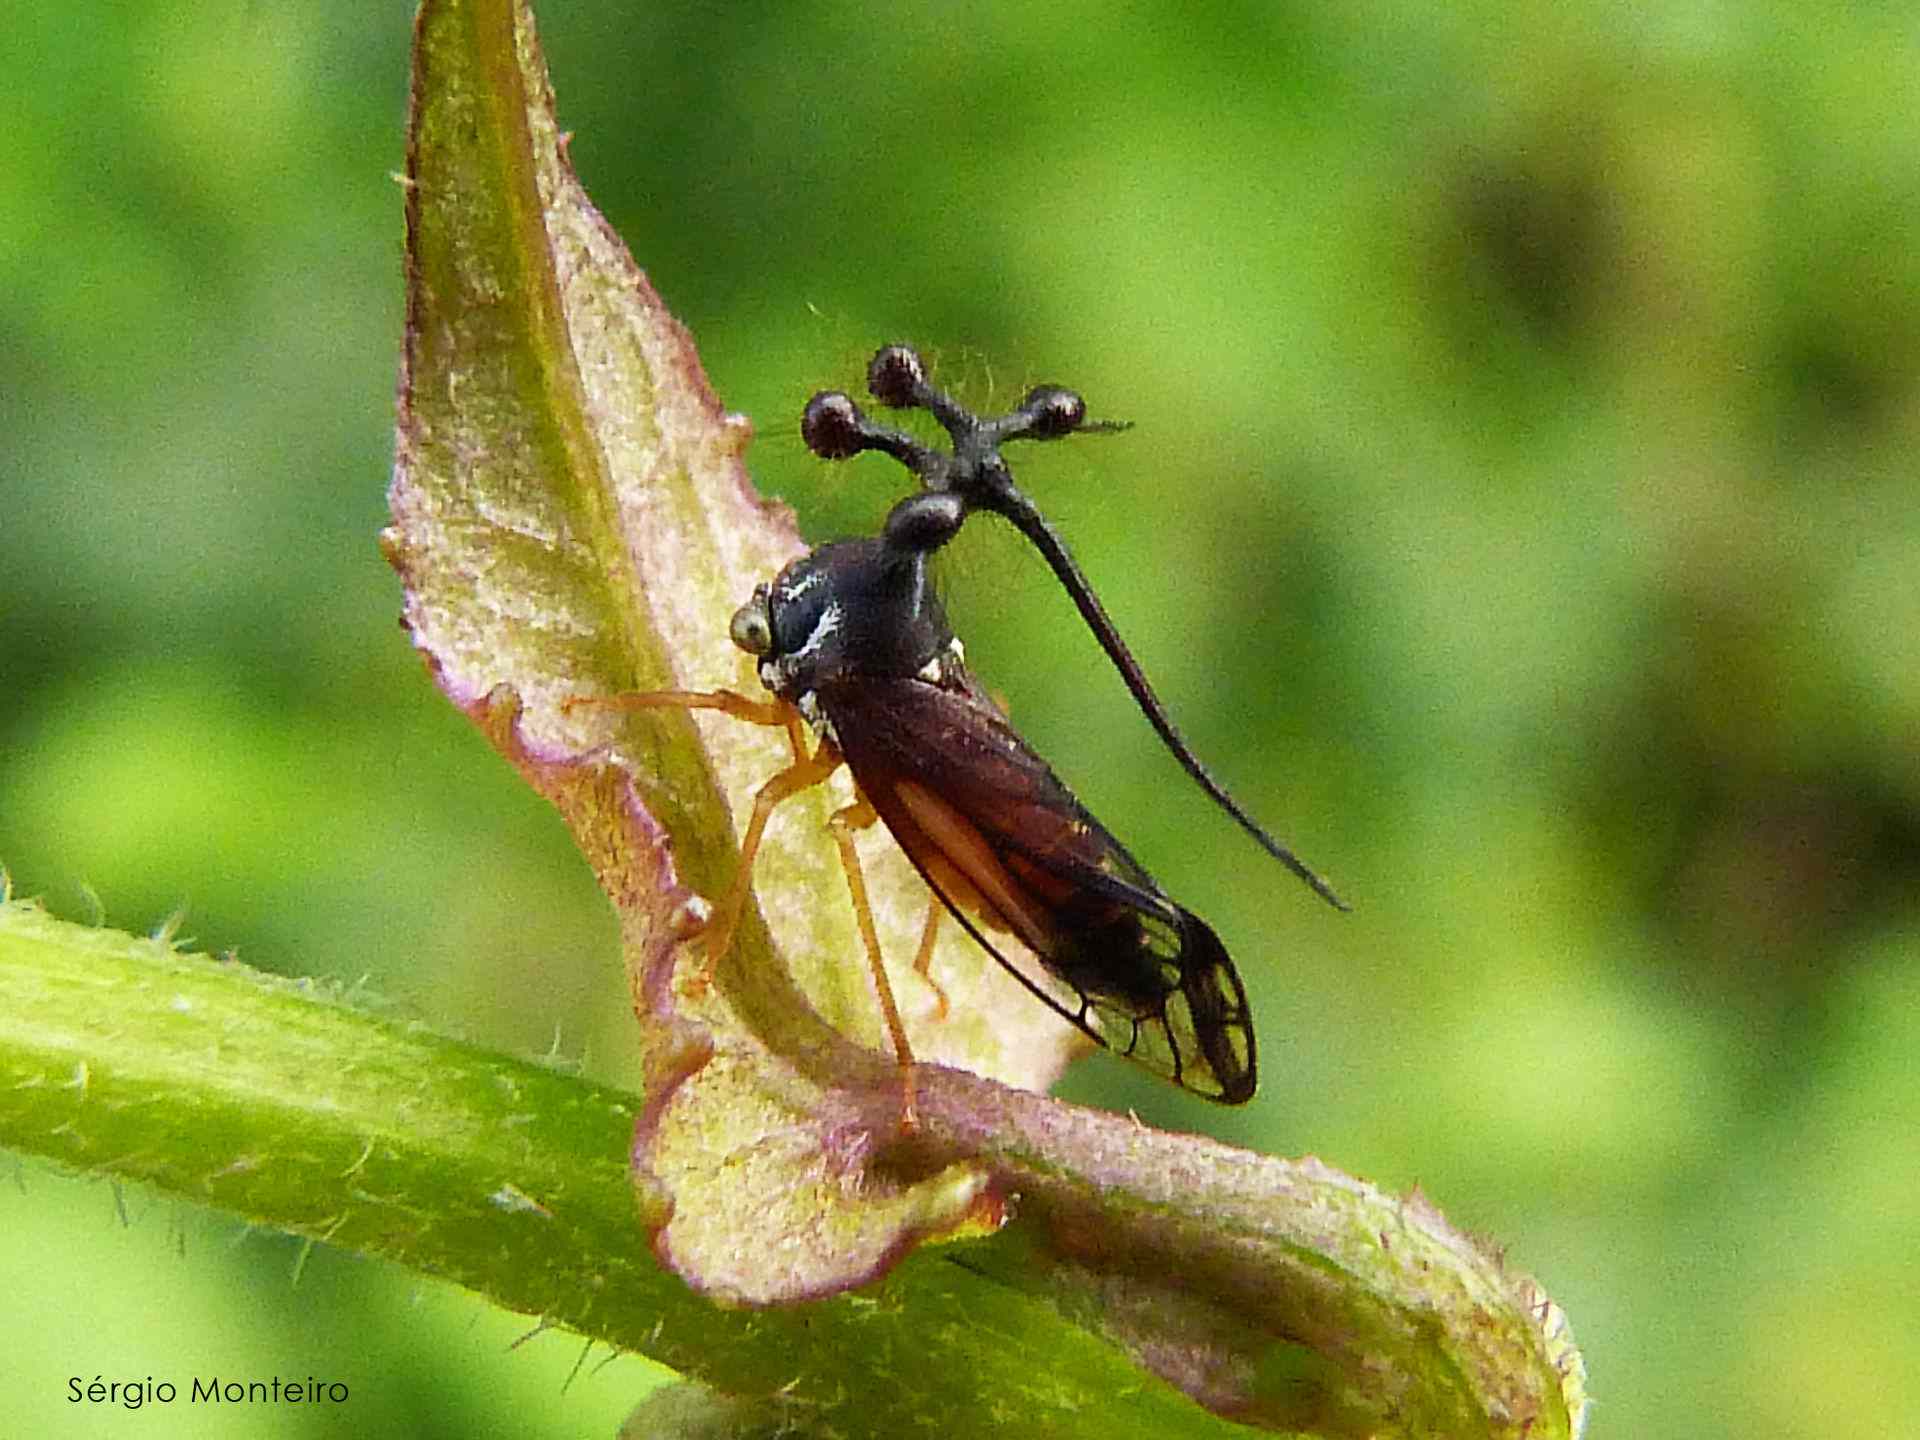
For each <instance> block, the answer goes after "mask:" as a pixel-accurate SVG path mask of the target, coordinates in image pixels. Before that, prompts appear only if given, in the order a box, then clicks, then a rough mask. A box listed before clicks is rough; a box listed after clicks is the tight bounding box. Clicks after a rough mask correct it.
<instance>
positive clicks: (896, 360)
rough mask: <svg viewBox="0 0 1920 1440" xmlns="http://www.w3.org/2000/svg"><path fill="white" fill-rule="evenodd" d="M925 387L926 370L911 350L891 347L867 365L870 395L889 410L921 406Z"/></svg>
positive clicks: (895, 346)
mask: <svg viewBox="0 0 1920 1440" xmlns="http://www.w3.org/2000/svg"><path fill="white" fill-rule="evenodd" d="M926 383H927V367H926V366H925V365H923V364H921V363H920V357H919V355H918V354H916V353H915V352H914V351H913V350H912V348H911V347H909V346H906V345H888V346H886V347H884V348H883V349H881V350H880V351H878V352H876V353H875V355H874V357H873V359H871V360H869V361H868V362H867V393H868V394H869V395H871V396H873V398H874V399H876V400H878V401H879V402H880V403H881V404H882V405H885V406H887V407H889V408H890V409H894V410H904V409H906V408H907V407H908V406H910V405H915V404H918V403H919V399H918V397H919V394H920V391H921V389H922V387H924V386H925V385H926Z"/></svg>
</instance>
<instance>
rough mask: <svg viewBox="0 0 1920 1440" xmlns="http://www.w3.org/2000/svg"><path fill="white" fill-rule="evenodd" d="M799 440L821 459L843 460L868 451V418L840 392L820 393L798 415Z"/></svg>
mask: <svg viewBox="0 0 1920 1440" xmlns="http://www.w3.org/2000/svg"><path fill="white" fill-rule="evenodd" d="M800 438H801V439H802V440H804V441H805V442H806V444H807V449H809V450H811V451H812V452H813V453H814V454H816V455H818V456H819V457H820V458H821V459H822V460H845V459H848V458H849V457H851V456H854V455H858V454H859V453H860V452H861V451H862V450H864V449H866V448H867V417H866V416H864V415H862V414H861V413H860V407H859V406H858V405H856V404H854V403H853V400H852V399H851V397H849V396H847V395H846V394H844V393H843V392H841V391H839V390H822V391H821V392H820V393H819V394H817V395H815V396H814V397H813V398H812V399H811V400H809V401H807V408H806V409H805V410H803V411H801V412H800Z"/></svg>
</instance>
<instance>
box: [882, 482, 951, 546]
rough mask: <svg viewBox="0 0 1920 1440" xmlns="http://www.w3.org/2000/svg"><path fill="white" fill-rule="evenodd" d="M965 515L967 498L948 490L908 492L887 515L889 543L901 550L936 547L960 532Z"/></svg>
mask: <svg viewBox="0 0 1920 1440" xmlns="http://www.w3.org/2000/svg"><path fill="white" fill-rule="evenodd" d="M966 518H967V502H966V501H965V500H962V499H961V498H960V497H959V496H958V495H956V494H954V493H953V491H951V490H923V491H921V492H920V493H919V494H918V495H909V496H907V498H906V499H904V500H902V501H901V502H900V503H899V504H898V505H895V506H894V507H893V510H892V511H891V512H890V513H889V514H888V516H887V528H886V537H887V543H888V544H889V545H893V546H897V547H898V548H900V549H902V550H913V551H919V552H922V553H924V552H926V551H928V550H938V549H939V548H940V547H941V546H942V545H944V544H946V543H947V541H949V540H951V539H952V538H953V537H954V536H955V535H957V534H959V533H960V525H961V522H962V521H964V520H965V519H966Z"/></svg>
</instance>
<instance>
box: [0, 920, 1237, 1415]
mask: <svg viewBox="0 0 1920 1440" xmlns="http://www.w3.org/2000/svg"><path fill="white" fill-rule="evenodd" d="M637 1103H638V1101H637V1097H634V1096H631V1095H628V1094H624V1093H622V1092H620V1091H617V1090H612V1089H609V1088H607V1087H605V1086H600V1085H595V1084H592V1083H590V1082H588V1081H585V1080H581V1079H578V1078H576V1077H573V1076H568V1075H563V1074H559V1073H556V1072H555V1071H552V1070H548V1069H544V1068H542V1067H540V1066H538V1065H534V1064H529V1063H527V1062H524V1061H519V1060H514V1059H510V1058H508V1057H506V1056H501V1055H496V1054H490V1053H488V1052H486V1051H483V1050H480V1049H477V1048H475V1047H473V1046H469V1045H464V1044H461V1043H458V1042H456V1041H452V1040H448V1039H445V1038H443V1037H441V1036H437V1035H434V1034H431V1033H429V1032H427V1031H425V1030H424V1029H422V1028H420V1027H418V1026H414V1025H407V1024H403V1023H396V1022H394V1021H391V1020H387V1019H383V1018H378V1017H374V1016H371V1015H368V1014H366V1013H364V1012H362V1011H359V1010H356V1009H355V1008H353V1007H352V1006H351V1005H350V1004H348V1003H346V1002H345V1001H343V1000H341V999H340V998H339V997H337V996H333V995H329V994H326V993H324V992H322V991H321V990H320V989H319V988H317V987H314V986H310V985H306V984H301V983H297V982H293V981H288V980H283V979H278V978H275V977H272V976H267V975H263V974H261V973H259V972H257V971H254V970H251V969H248V968H247V967H245V966H242V965H240V964H238V963H235V962H230V961H229V962H223V961H218V960H213V959H209V958H207V957H204V956H195V955H187V954H182V953H179V952H177V951H176V950H174V949H173V948H172V946H171V945H169V944H168V943H167V942H166V941H164V940H155V939H143V938H139V937H136V936H131V935H126V934H123V933H120V932H116V931H110V930H100V929H92V928H88V927H85V926H80V925H75V924H71V923H68V922H65V921H60V920H56V919H54V918H52V917H50V916H48V915H46V914H45V913H44V912H42V911H40V910H39V909H38V908H37V907H35V906H33V905H31V904H27V903H22V902H17V901H16V902H11V903H7V904H4V905H0V1145H4V1146H6V1147H8V1148H11V1149H14V1150H17V1151H20V1152H22V1153H25V1154H31V1155H36V1156H41V1157H44V1158H46V1159H49V1160H52V1161H55V1162H58V1163H59V1164H61V1165H63V1166H66V1167H69V1168H71V1169H74V1170H77V1171H80V1172H82V1173H86V1174H92V1175H99V1176H109V1177H114V1178H117V1179H122V1180H133V1181H139V1182H143V1183H146V1184H149V1185H152V1186H154V1187H156V1188H157V1189H160V1190H164V1191H167V1192H170V1193H172V1194H175V1195H179V1196H182V1197H185V1198H187V1199H189V1200H193V1201H195V1202H198V1203H200V1204H204V1205H208V1206H211V1207H213V1208H216V1209H219V1210H223V1211H227V1212H229V1213H232V1214H234V1215H237V1216H240V1217H242V1218H244V1219H246V1220H249V1221H251V1222H253V1223H256V1224H260V1225H265V1226H270V1227H273V1228H276V1229H280V1230H285V1231H289V1232H291V1233H294V1234H298V1235H304V1236H309V1237H311V1238H313V1239H316V1240H324V1241H326V1242H328V1243H330V1244H334V1245H337V1246H340V1247H342V1248H345V1249H349V1250H353V1251H357V1252H360V1253H363V1254H368V1255H377V1256H381V1257H383V1258H385V1259H389V1260H392V1261H394V1262H395V1263H398V1264H401V1265H404V1266H406V1267H408V1268H410V1269H413V1270H416V1271H420V1272H422V1273H426V1274H431V1275H438V1276H442V1277H445V1278H448V1279H452V1280H454V1281H456V1282H458V1283H460V1284H462V1285H465V1286H467V1287H469V1288H471V1289H473V1290H475V1291H477V1292H479V1293H481V1294H482V1295H485V1296H487V1297H488V1298H489V1299H491V1300H493V1301H494V1302H495V1303H497V1304H499V1305H502V1306H504V1307H506V1308H508V1309H512V1310H516V1311H521V1312H525V1313H528V1314H533V1315H539V1316H541V1317H543V1318H544V1319H546V1320H548V1321H550V1322H552V1323H554V1324H557V1325H560V1326H564V1327H566V1328H568V1329H571V1330H574V1331H576V1332H578V1333H580V1334H582V1335H587V1336H591V1337H593V1338H595V1339H599V1340H602V1341H604V1342H606V1343H607V1344H609V1345H613V1346H617V1347H619V1348H620V1349H623V1350H629V1351H634V1352H636V1353H640V1354H644V1355H647V1356H649V1357H651V1358H653V1359H655V1360H658V1361H660V1362H661V1363H663V1364H666V1365H670V1366H672V1367H673V1368H675V1369H677V1370H680V1371H682V1372H683V1373H686V1374H690V1375H695V1376H698V1377H699V1378H700V1379H702V1380H704V1381H706V1382H707V1383H709V1384H711V1385H714V1386H715V1387H717V1388H720V1389H722V1390H728V1391H737V1392H741V1393H753V1394H767V1393H771V1392H773V1391H776V1390H779V1389H780V1388H781V1387H783V1386H788V1385H792V1386H793V1387H794V1388H793V1389H792V1391H791V1392H790V1393H791V1394H792V1395H793V1396H794V1397H795V1400H794V1404H795V1408H796V1411H797V1412H798V1413H797V1415H796V1419H797V1420H801V1421H804V1418H805V1412H806V1410H807V1407H808V1403H809V1401H810V1400H811V1399H813V1398H814V1397H818V1399H819V1400H820V1401H821V1402H823V1403H824V1402H826V1401H828V1400H830V1399H832V1398H833V1397H835V1396H836V1395H837V1396H840V1397H845V1396H847V1395H857V1396H860V1397H862V1399H861V1404H860V1405H859V1406H858V1407H856V1410H855V1416H856V1417H857V1418H854V1419H851V1420H850V1417H849V1415H848V1413H847V1412H846V1411H845V1410H840V1411H839V1412H838V1413H836V1415H835V1423H836V1424H837V1425H838V1426H839V1427H840V1433H842V1434H854V1433H870V1434H874V1435H882V1434H891V1435H899V1434H909V1433H913V1427H914V1424H915V1422H916V1418H917V1419H919V1420H924V1419H925V1418H926V1417H928V1416H947V1417H952V1416H956V1415H966V1416H968V1417H969V1421H968V1423H969V1428H970V1433H972V1434H975V1435H998V1434H1006V1435H1024V1434H1030V1433H1032V1430H1031V1426H1032V1424H1033V1423H1034V1422H1035V1420H1036V1418H1037V1417H1038V1416H1041V1415H1044V1416H1046V1417H1047V1419H1046V1425H1047V1433H1049V1434H1051V1435H1059V1436H1076V1435H1087V1436H1100V1437H1103V1440H1104V1437H1111V1436H1113V1435H1116V1434H1127V1435H1136V1436H1138V1435H1146V1436H1152V1435H1157V1434H1167V1435H1181V1436H1207V1435H1231V1434H1244V1433H1246V1432H1245V1431H1244V1430H1243V1429H1242V1428H1241V1427H1239V1426H1236V1425H1233V1424H1231V1423H1229V1422H1227V1421H1224V1420H1221V1419H1218V1418H1216V1417H1214V1416H1211V1415H1209V1414H1207V1413H1206V1412H1205V1411H1203V1410H1201V1409H1200V1408H1199V1407H1197V1406H1195V1405H1193V1404H1192V1403H1190V1402H1189V1401H1187V1400H1186V1399H1185V1398H1184V1397H1182V1396H1180V1395H1178V1394H1177V1393H1176V1392H1174V1391H1173V1390H1172V1389H1171V1388H1169V1387H1167V1386H1165V1385H1164V1384H1161V1383H1160V1382H1158V1381H1156V1380H1153V1379H1152V1378H1150V1377H1147V1376H1145V1375H1143V1374H1142V1373H1141V1372H1140V1371H1139V1370H1138V1369H1137V1368H1135V1367H1134V1366H1133V1365H1132V1364H1131V1363H1130V1362H1129V1361H1128V1360H1127V1359H1126V1358H1125V1357H1124V1356H1123V1355H1122V1354H1121V1353H1120V1352H1119V1351H1118V1350H1116V1349H1115V1348H1113V1347H1112V1346H1110V1345H1108V1344H1106V1343H1105V1342H1103V1341H1101V1340H1099V1339H1098V1338H1096V1337H1094V1336H1092V1335H1090V1334H1088V1333H1087V1332H1086V1331H1084V1330H1082V1329H1080V1328H1078V1327H1076V1326H1074V1325H1071V1324H1069V1323H1067V1322H1066V1321H1064V1320H1062V1319H1061V1318H1060V1317H1059V1316H1058V1315H1057V1314H1056V1313H1055V1312H1054V1311H1053V1310H1052V1309H1051V1308H1050V1307H1049V1306H1047V1305H1046V1304H1044V1303H1042V1302H1040V1301H1037V1300H1034V1299H1031V1298H1029V1297H1026V1296H1023V1295H1020V1294H1018V1293H1016V1292H1015V1291H1014V1290H1012V1289H1010V1288H1007V1287H1006V1286H1003V1285H1001V1284H999V1283H996V1282H994V1281H992V1280H990V1279H987V1278H985V1277H983V1276H981V1275H979V1274H976V1273H974V1271H973V1270H972V1269H970V1268H963V1267H962V1266H960V1265H956V1264H953V1263H951V1262H950V1261H949V1259H947V1258H946V1257H945V1256H943V1255H940V1254H927V1253H923V1254H920V1255H917V1256H915V1257H912V1258H910V1259H909V1260H908V1261H906V1262H905V1263H903V1264H902V1265H901V1266H900V1267H899V1268H898V1269H897V1270H895V1271H894V1272H893V1273H892V1274H891V1275H890V1276H889V1277H888V1278H887V1279H886V1280H885V1281H883V1282H881V1283H880V1284H877V1285H875V1286H872V1287H869V1288H868V1289H866V1290H864V1291H862V1292H860V1293H859V1294H857V1295H853V1296H845V1297H841V1298H838V1299H833V1300H826V1301H821V1302H817V1303H815V1304H811V1305H807V1306H804V1307H800V1308H796V1309H788V1310H777V1311H737V1310H736V1311H727V1310H722V1309H719V1308H717V1307H715V1306H713V1305H711V1304H709V1303H708V1302H706V1301H705V1300H703V1299H702V1298H701V1297H699V1296H698V1295H696V1294H694V1293H693V1292H692V1291H690V1290H688V1289H687V1287H686V1286H685V1285H684V1284H683V1283H682V1282H681V1281H680V1280H678V1279H677V1278H675V1277H673V1276H671V1275H668V1274H666V1273H665V1272H663V1271H662V1270H661V1269H660V1268H659V1267H658V1266H657V1265H656V1264H655V1263H654V1261H653V1258H652V1256H651V1255H650V1254H649V1253H648V1251H647V1249H646V1247H645V1244H644V1241H643V1239H642V1232H641V1229H640V1226H639V1223H638V1217H637V1216H636V1213H635V1201H634V1198H633V1196H634V1192H633V1190H632V1189H631V1187H630V1186H629V1183H628V1179H627V1172H626V1166H625V1163H624V1160H625V1156H626V1154H627V1150H628V1146H629V1143H630V1132H631V1126H632V1117H633V1111H634V1108H635V1107H636V1105H637ZM984 1243H985V1244H986V1245H989V1246H991V1245H993V1244H994V1243H995V1242H984ZM955 1253H957V1252H955ZM1037 1356H1039V1357H1045V1363H1044V1364H1042V1363H1036V1357H1037ZM850 1423H852V1424H857V1425H859V1426H861V1427H862V1428H861V1429H859V1430H854V1429H849V1428H848V1427H849V1424H850Z"/></svg>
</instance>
